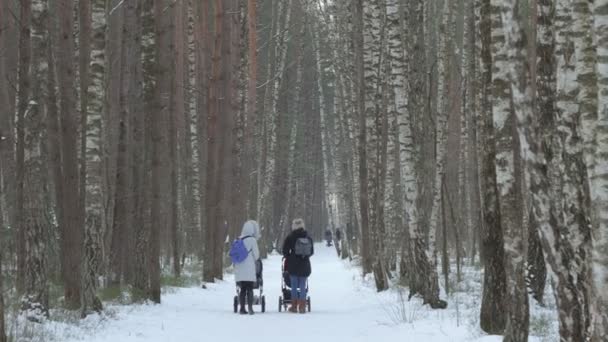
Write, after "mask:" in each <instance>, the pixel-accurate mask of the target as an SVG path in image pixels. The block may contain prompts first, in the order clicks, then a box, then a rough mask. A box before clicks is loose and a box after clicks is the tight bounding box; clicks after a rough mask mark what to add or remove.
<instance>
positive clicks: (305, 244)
mask: <svg viewBox="0 0 608 342" xmlns="http://www.w3.org/2000/svg"><path fill="white" fill-rule="evenodd" d="M294 254H295V255H297V256H299V257H302V258H306V257H309V256H311V255H312V241H310V238H308V236H306V237H301V238H297V239H296V244H295V247H294Z"/></svg>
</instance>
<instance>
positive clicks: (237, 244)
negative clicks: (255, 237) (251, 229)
mask: <svg viewBox="0 0 608 342" xmlns="http://www.w3.org/2000/svg"><path fill="white" fill-rule="evenodd" d="M248 237H251V236H244V237H243V238H241V239H235V240H234V241H233V242H232V245H231V246H230V253H229V254H230V259H231V260H232V263H233V264H240V263H241V262H243V261H245V259H247V256H248V255H249V252H251V251H248V250H247V247H245V243H244V242H243V240H245V239H246V238H248Z"/></svg>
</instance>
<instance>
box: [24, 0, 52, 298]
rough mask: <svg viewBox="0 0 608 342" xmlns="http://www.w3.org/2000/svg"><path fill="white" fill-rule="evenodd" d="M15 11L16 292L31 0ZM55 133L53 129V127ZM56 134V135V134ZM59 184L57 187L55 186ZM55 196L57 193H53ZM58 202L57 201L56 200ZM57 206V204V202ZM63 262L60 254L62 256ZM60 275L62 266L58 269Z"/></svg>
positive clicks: (27, 93)
mask: <svg viewBox="0 0 608 342" xmlns="http://www.w3.org/2000/svg"><path fill="white" fill-rule="evenodd" d="M20 5H21V6H20V11H19V13H20V14H19V23H20V24H21V25H20V28H19V73H18V74H19V83H18V91H17V152H16V181H17V186H16V191H15V192H16V194H15V200H16V202H17V204H16V208H15V223H17V227H19V228H18V230H17V236H16V242H17V243H16V245H17V284H16V288H17V291H18V292H20V293H22V292H23V290H24V286H25V227H24V225H23V220H22V217H23V205H24V202H23V201H24V199H23V186H24V184H23V177H24V174H25V169H24V120H25V112H26V110H27V106H28V101H29V99H30V98H31V94H30V87H31V80H30V78H31V77H30V71H29V68H30V64H31V59H32V57H31V55H32V48H31V37H30V36H31V34H30V23H31V16H32V6H31V1H26V0H21V1H20ZM55 132H57V130H55ZM57 137H58V136H57ZM54 161H55V165H60V164H59V163H60V160H59V159H57V160H54ZM57 187H59V186H57ZM57 196H59V195H57ZM58 203H60V202H58ZM58 206H59V205H58ZM62 213H63V210H60V211H59V215H57V216H58V218H59V222H60V223H62V221H61V219H62V215H61V214H62ZM62 264H63V256H62ZM62 274H63V269H62Z"/></svg>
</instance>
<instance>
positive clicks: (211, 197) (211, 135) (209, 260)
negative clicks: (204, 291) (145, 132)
mask: <svg viewBox="0 0 608 342" xmlns="http://www.w3.org/2000/svg"><path fill="white" fill-rule="evenodd" d="M214 7H215V31H214V33H215V37H214V40H215V42H214V45H213V57H212V58H211V62H212V66H211V77H210V82H211V83H210V85H209V98H208V116H207V165H206V168H207V177H206V186H205V189H206V193H207V194H206V208H205V212H206V214H207V215H206V216H207V221H206V222H207V224H206V227H205V259H204V261H205V264H204V265H203V281H206V282H214V281H215V278H216V277H217V274H215V269H214V268H215V265H216V260H215V258H216V256H217V254H216V252H215V251H216V248H217V246H216V244H217V243H218V240H219V239H218V235H219V234H220V232H223V230H224V225H223V222H222V220H221V219H222V217H223V213H222V212H221V210H222V205H221V204H222V203H221V202H222V201H221V198H222V197H221V196H222V185H221V184H220V183H218V180H219V178H220V172H221V170H219V168H220V160H221V158H222V155H221V152H222V149H221V143H220V134H221V133H222V131H221V128H222V126H221V124H222V118H221V114H222V113H221V112H220V111H221V109H222V107H221V100H220V96H221V93H220V91H221V85H222V81H224V77H225V75H224V74H223V72H222V71H223V70H222V58H221V56H222V47H223V43H224V41H223V39H222V34H223V32H222V30H223V26H224V25H223V24H224V23H223V20H224V8H223V1H222V0H216V2H215V6H214ZM226 62H227V61H226ZM220 278H221V275H220Z"/></svg>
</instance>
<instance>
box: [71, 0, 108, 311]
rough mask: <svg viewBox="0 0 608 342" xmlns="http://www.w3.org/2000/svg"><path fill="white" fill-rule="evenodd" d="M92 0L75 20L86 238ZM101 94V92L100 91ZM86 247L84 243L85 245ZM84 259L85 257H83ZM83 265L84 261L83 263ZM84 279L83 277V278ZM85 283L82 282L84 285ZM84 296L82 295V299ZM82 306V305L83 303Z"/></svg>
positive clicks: (82, 6) (84, 0) (82, 5)
mask: <svg viewBox="0 0 608 342" xmlns="http://www.w3.org/2000/svg"><path fill="white" fill-rule="evenodd" d="M91 1H92V0H79V1H78V8H77V10H78V22H77V25H78V26H77V27H78V29H77V33H78V40H77V45H76V49H77V54H78V100H79V102H80V103H79V108H78V111H79V114H80V121H79V124H80V144H79V147H80V150H79V151H78V152H79V158H78V162H79V172H80V178H79V179H80V182H79V185H78V189H79V194H80V198H81V199H82V201H81V203H80V207H79V211H80V214H81V215H83V216H82V218H81V220H82V222H85V228H84V234H85V235H84V236H85V239H86V234H87V232H86V230H87V228H86V220H87V217H86V195H87V184H86V183H87V182H86V179H87V153H88V151H87V138H88V132H87V131H88V130H87V126H88V118H87V117H88V107H89V96H88V92H89V85H90V83H91V75H90V71H89V70H90V69H89V68H90V63H91V39H92V35H91V32H92V11H91ZM102 94H103V93H102ZM83 248H86V244H85V247H83ZM83 253H85V255H86V251H84V249H83ZM85 260H86V258H85ZM82 267H85V266H84V261H83V265H82ZM86 271H87V270H85V269H84V268H83V273H82V274H83V276H85V277H86V275H85V272H86ZM82 281H84V278H83V280H82ZM84 285H85V284H83V286H84ZM85 299H86V298H85V297H83V300H85ZM83 306H84V305H83Z"/></svg>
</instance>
